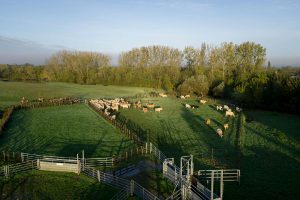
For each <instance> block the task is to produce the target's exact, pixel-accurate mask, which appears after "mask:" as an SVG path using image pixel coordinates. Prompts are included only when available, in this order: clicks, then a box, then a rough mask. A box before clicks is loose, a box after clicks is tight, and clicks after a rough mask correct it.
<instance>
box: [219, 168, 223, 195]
mask: <svg viewBox="0 0 300 200" xmlns="http://www.w3.org/2000/svg"><path fill="white" fill-rule="evenodd" d="M223 191H224V182H223V170H221V180H220V198H221V199H223Z"/></svg>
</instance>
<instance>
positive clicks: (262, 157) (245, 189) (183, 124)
mask: <svg viewBox="0 0 300 200" xmlns="http://www.w3.org/2000/svg"><path fill="white" fill-rule="evenodd" d="M38 91H43V93H42V92H41V93H39V92H38ZM145 91H146V90H145V89H143V88H130V87H117V86H98V85H97V86H82V85H75V84H65V83H41V84H34V83H15V82H5V83H4V82H0V107H1V106H2V107H4V106H5V105H9V104H13V103H16V102H18V101H19V98H20V97H21V96H26V97H28V98H29V99H35V98H37V97H38V96H40V95H41V96H45V97H54V96H73V97H92V98H100V97H104V96H107V97H108V96H111V97H117V96H133V95H135V94H137V93H143V92H145ZM142 100H143V102H144V103H146V102H147V101H148V100H149V101H150V102H153V103H155V104H157V105H160V106H161V107H163V111H162V112H161V113H155V112H153V111H152V112H149V113H143V112H141V111H140V110H136V109H129V110H125V109H124V110H121V113H122V114H123V115H124V116H126V117H127V118H129V119H131V120H132V121H134V122H136V123H137V124H139V125H140V126H141V127H142V128H143V129H145V130H148V132H149V138H151V140H152V141H154V142H155V143H156V144H157V145H158V147H159V148H160V149H161V150H162V151H163V152H164V153H165V154H166V155H167V156H169V157H175V158H176V159H177V160H176V161H177V164H179V162H178V159H179V158H180V156H182V155H189V154H193V155H194V161H195V168H196V169H211V168H213V167H214V166H213V165H212V163H211V162H210V158H211V156H212V148H213V158H214V159H217V167H227V168H236V167H238V166H240V169H241V174H242V175H241V185H240V186H237V185H236V184H234V183H225V193H224V199H225V200H226V199H231V200H232V199H233V200H238V199H244V200H245V199H246V200H247V199H249V200H250V199H251V200H252V199H257V200H260V199H272V200H273V199H300V195H299V193H298V188H299V180H300V134H299V130H300V117H299V116H295V115H289V114H283V113H275V112H267V111H250V110H249V111H247V110H246V111H245V113H246V115H247V118H251V119H253V120H252V121H251V122H246V123H245V124H244V126H243V129H244V133H243V135H242V148H241V153H242V154H241V155H242V156H241V158H240V159H239V156H238V155H239V149H238V148H237V145H236V144H237V126H238V125H237V124H238V117H236V118H234V119H231V120H228V119H227V118H225V117H224V113H222V112H218V111H216V110H215V108H214V107H213V106H212V105H204V106H200V108H199V109H194V110H190V109H186V108H185V107H184V106H183V105H182V103H189V104H198V103H197V102H196V101H195V100H179V99H175V98H148V99H146V98H145V99H142ZM76 106H77V107H76ZM76 106H75V107H74V106H73V107H71V106H63V107H60V108H59V109H58V108H56V107H51V108H40V109H34V110H27V111H19V112H16V113H15V114H14V115H13V116H12V120H11V121H10V122H9V124H8V128H7V129H6V131H5V134H4V135H3V136H2V137H1V138H0V150H1V149H4V148H5V149H11V150H13V149H17V150H24V149H25V150H26V151H29V152H36V151H40V152H41V153H44V154H53V155H62V156H74V154H76V153H77V152H79V151H81V150H82V149H85V151H86V153H87V154H88V155H90V156H98V155H99V156H102V155H103V156H108V155H111V154H114V153H115V154H118V153H119V152H121V151H123V150H124V149H127V148H130V147H132V146H133V144H132V143H131V142H129V141H128V139H126V138H125V137H123V135H121V134H120V133H119V132H118V131H117V130H116V129H114V128H113V127H112V126H111V125H109V124H107V123H105V122H104V121H103V120H102V119H101V118H99V117H98V116H97V115H96V114H95V113H93V112H92V111H90V110H89V109H88V108H87V107H84V105H76ZM75 108H76V109H75ZM206 118H210V119H211V121H212V123H211V125H210V126H207V125H205V124H204V120H205V119H206ZM35 119H36V120H35ZM101 120H102V121H101ZM225 122H229V130H227V131H226V132H225V136H224V137H223V138H222V139H221V138H219V137H217V136H216V134H215V130H216V128H218V127H221V126H223V124H224V123H225ZM57 130H59V131H57ZM102 133H104V134H102ZM145 137H146V136H145ZM32 138H34V139H32ZM108 141H111V142H108ZM107 144H109V145H107Z"/></svg>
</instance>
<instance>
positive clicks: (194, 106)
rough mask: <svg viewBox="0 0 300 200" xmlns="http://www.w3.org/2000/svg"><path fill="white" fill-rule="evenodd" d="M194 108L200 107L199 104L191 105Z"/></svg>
mask: <svg viewBox="0 0 300 200" xmlns="http://www.w3.org/2000/svg"><path fill="white" fill-rule="evenodd" d="M191 107H192V109H195V108H199V106H197V105H191Z"/></svg>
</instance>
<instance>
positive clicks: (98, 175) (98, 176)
mask: <svg viewBox="0 0 300 200" xmlns="http://www.w3.org/2000/svg"><path fill="white" fill-rule="evenodd" d="M97 178H98V182H100V181H101V179H100V171H99V170H97Z"/></svg>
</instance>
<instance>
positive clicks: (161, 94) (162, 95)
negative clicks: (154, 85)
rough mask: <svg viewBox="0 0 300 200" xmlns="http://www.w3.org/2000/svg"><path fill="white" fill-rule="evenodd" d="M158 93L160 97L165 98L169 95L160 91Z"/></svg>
mask: <svg viewBox="0 0 300 200" xmlns="http://www.w3.org/2000/svg"><path fill="white" fill-rule="evenodd" d="M158 95H159V96H160V97H163V98H165V97H168V95H166V94H164V93H159V94H158Z"/></svg>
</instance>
